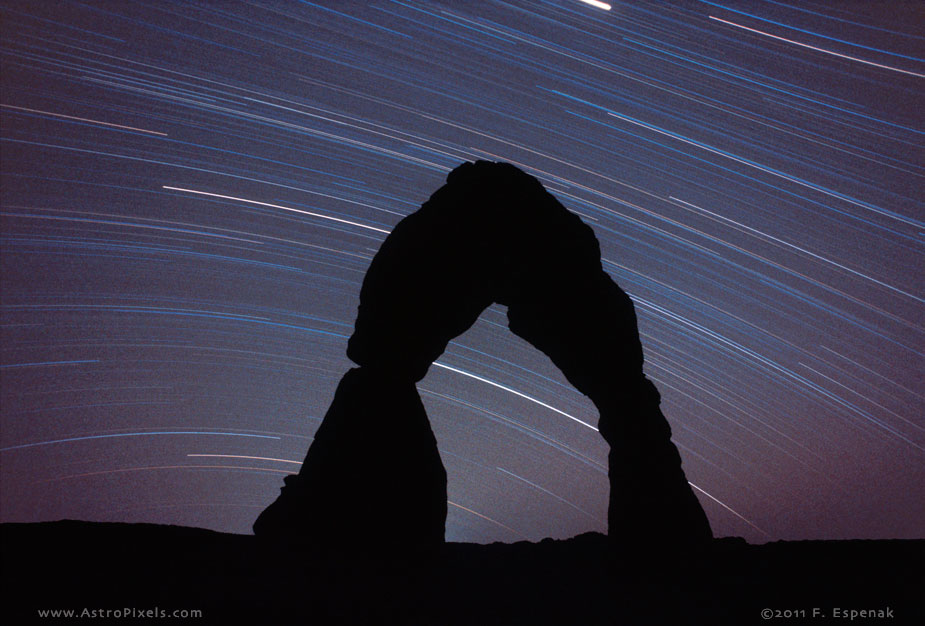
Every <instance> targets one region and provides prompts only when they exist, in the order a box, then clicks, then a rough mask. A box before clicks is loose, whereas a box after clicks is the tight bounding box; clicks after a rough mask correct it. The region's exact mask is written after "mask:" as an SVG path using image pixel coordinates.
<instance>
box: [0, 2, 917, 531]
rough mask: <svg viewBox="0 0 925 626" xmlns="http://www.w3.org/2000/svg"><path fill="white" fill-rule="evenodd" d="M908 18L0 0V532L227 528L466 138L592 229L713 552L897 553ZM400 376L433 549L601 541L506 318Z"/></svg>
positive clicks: (291, 463) (581, 432) (306, 421)
mask: <svg viewBox="0 0 925 626" xmlns="http://www.w3.org/2000/svg"><path fill="white" fill-rule="evenodd" d="M922 23H923V15H922V12H921V9H920V7H917V6H916V3H891V4H890V7H889V9H886V8H885V7H884V5H883V4H882V3H876V2H870V3H863V2H859V3H858V2H856V3H850V4H837V3H835V4H833V3H820V2H803V3H796V2H787V1H771V0H765V1H761V0H754V1H752V2H735V3H732V2H728V3H727V2H722V1H718V2H705V1H703V2H700V1H694V0H691V1H683V2H675V3H667V2H645V1H642V2H612V3H608V4H605V3H599V2H585V1H579V0H574V1H566V0H562V1H556V2H546V1H536V0H531V1H529V2H526V1H524V2H499V1H485V2H472V3H451V2H445V3H441V2H419V1H417V0H406V1H405V0H403V1H394V2H393V1H385V0H381V1H373V2H369V3H345V2H337V3H325V2H321V3H312V2H248V1H244V0H240V1H238V0H231V1H229V2H222V3H167V2H158V1H148V2H142V1H139V2H126V3H111V2H95V1H91V2H87V3H83V2H72V3H51V2H48V3H44V2H43V3H35V2H27V1H22V2H4V3H3V4H2V5H0V29H2V33H0V35H2V36H0V76H2V97H0V122H2V132H0V150H2V164H0V174H2V180H0V182H2V208H0V213H2V215H0V220H2V221H0V224H2V256H0V264H2V266H0V270H2V275H0V287H2V302H0V307H2V308H0V311H2V330H0V333H2V334H0V339H2V344H0V345H2V351H0V357H2V358H0V366H2V367H0V377H2V378H0V400H2V432H0V468H2V469H0V473H2V496H0V497H2V507H0V512H2V521H4V522H13V521H17V522H22V521H40V520H52V519H59V518H78V519H88V520H112V521H144V522H157V523H171V524H185V525H191V526H203V527H208V528H214V529H218V530H223V531H231V532H240V533H246V532H249V531H250V525H251V524H252V522H253V520H254V519H255V518H256V516H257V514H258V513H259V512H260V510H261V509H262V508H263V507H265V506H266V505H267V504H268V503H269V502H271V501H272V500H273V499H274V498H275V497H276V494H277V493H278V490H279V487H280V486H281V481H282V476H283V475H284V474H286V473H290V472H294V471H297V469H298V463H299V462H300V461H301V459H302V458H303V456H304V454H305V451H306V449H307V448H308V446H309V444H310V443H311V440H312V435H313V434H314V432H315V430H316V429H317V427H318V425H319V423H320V420H321V418H322V417H323V416H324V413H325V410H326V409H327V406H328V404H329V402H330V400H331V398H332V396H333V392H334V389H335V387H336V385H337V382H338V380H339V379H340V377H341V376H342V375H343V373H344V372H345V371H346V370H347V369H348V368H349V367H350V365H351V364H350V362H349V361H348V360H347V359H346V356H345V349H346V341H347V338H348V337H349V335H350V333H351V331H352V325H353V320H354V317H355V313H356V306H357V300H358V295H359V288H360V283H361V281H362V278H363V275H364V273H365V271H366V268H367V267H368V265H369V262H370V260H371V259H372V257H373V255H374V254H375V252H376V250H377V249H378V247H379V245H380V244H381V242H382V241H383V239H384V238H385V236H386V235H387V234H388V233H389V232H390V231H391V229H392V228H393V227H394V226H395V224H396V223H397V222H398V221H399V220H400V219H401V218H402V217H403V216H405V215H408V214H409V213H411V212H412V211H414V210H415V209H416V208H417V207H419V206H420V204H421V203H422V201H424V200H425V199H426V198H427V197H428V196H429V195H430V194H431V193H432V192H433V191H435V190H436V189H437V188H438V187H439V186H440V185H441V184H442V183H443V181H444V179H445V177H446V174H447V172H449V171H450V170H451V169H452V168H454V167H455V166H457V165H458V164H460V163H461V162H463V161H466V160H474V159H479V158H483V159H491V160H503V161H509V162H511V163H515V164H518V165H519V166H521V167H522V168H524V169H525V170H527V171H529V172H530V173H532V174H534V175H535V176H537V177H538V178H540V179H541V180H542V181H543V183H544V185H546V187H547V188H548V189H549V190H550V191H551V192H552V193H553V194H555V195H556V196H557V197H558V198H559V199H560V200H561V201H562V202H563V203H564V204H565V205H566V206H567V207H568V208H569V209H570V210H572V211H574V212H575V213H577V214H579V215H580V216H582V218H583V219H584V220H585V221H586V222H587V223H588V224H589V225H590V226H591V227H592V228H593V229H594V231H595V233H596V235H597V237H598V239H599V240H600V242H601V247H602V252H603V257H604V265H605V269H606V270H607V271H608V272H609V273H610V274H611V275H612V276H613V278H614V279H615V280H616V281H617V282H618V283H619V284H620V285H621V286H622V287H623V288H624V289H625V290H626V291H627V292H628V293H629V294H630V295H631V297H632V298H633V299H634V301H635V302H636V306H637V313H638V316H639V324H640V332H641V335H642V340H643V344H644V347H645V352H646V371H647V374H648V375H649V377H650V378H652V379H653V380H654V381H655V382H656V384H657V385H658V387H659V389H660V390H661V393H662V396H663V408H664V411H665V413H666V415H667V417H668V419H669V421H670V422H671V425H672V430H673V436H674V440H675V442H676V443H677V445H678V448H679V450H680V451H681V454H682V456H683V458H684V467H685V470H686V472H687V476H688V478H689V480H690V481H691V483H692V485H693V486H694V488H695V492H696V493H697V495H698V497H700V498H701V502H702V503H703V506H704V509H705V510H706V512H707V514H708V516H709V518H710V521H711V523H712V525H713V528H714V531H715V533H716V534H717V535H719V536H723V535H738V536H743V537H746V538H747V539H749V540H750V541H755V542H762V541H768V540H774V539H804V538H828V539H836V538H852V537H862V538H864V537H866V538H883V537H921V536H923V534H925V526H923V521H922V520H925V509H923V506H925V505H923V503H925V493H923V485H925V480H923V478H925V471H923V468H925V463H923V462H925V419H923V416H925V401H923V393H922V389H923V387H922V372H923V365H925V363H923V354H922V351H923V347H925V332H923V325H922V321H923V319H925V310H923V304H925V302H923V298H925V289H923V279H922V276H923V275H925V271H923V268H925V263H923V261H922V259H923V256H922V252H923V250H922V244H923V241H922V237H923V233H925V231H923V216H925V207H923V202H922V200H923V198H922V193H921V189H922V188H923V187H925V167H923V165H925V151H923V145H925V137H923V135H925V124H923V121H925V120H923V117H925V116H923V111H925V109H923V107H922V102H925V89H923V87H925V78H923V76H925V37H923V36H922V34H921V33H922V29H921V25H922ZM419 389H420V391H421V396H422V398H423V400H424V402H425V405H426V406H427V410H428V413H429V415H430V418H431V422H432V424H433V428H434V432H435V434H436V436H437V440H438V443H439V447H440V451H441V456H442V458H443V462H444V464H445V465H446V467H447V471H448V475H449V499H450V503H451V506H450V507H449V518H448V522H447V538H448V539H450V540H455V541H474V542H489V541H495V540H501V541H514V540H519V539H524V538H526V539H531V540H538V539H540V538H542V537H545V536H553V537H568V536H571V535H574V534H577V533H580V532H584V531H589V530H597V531H603V530H605V528H606V517H607V490H608V483H607V476H606V472H607V458H606V456H607V446H606V444H605V443H604V442H603V440H602V439H601V438H600V436H599V434H598V433H597V432H596V424H597V414H596V412H595V410H594V409H593V407H592V406H591V404H590V402H588V401H587V399H586V398H584V397H583V396H581V394H579V393H578V392H577V391H575V390H574V389H572V388H571V387H570V386H569V385H568V383H567V382H566V381H565V379H564V377H563V376H562V375H561V374H560V373H559V372H558V371H557V370H556V369H555V367H554V366H552V364H551V363H550V362H549V361H548V359H546V357H544V356H543V355H542V354H540V353H538V352H537V351H535V350H534V349H532V348H531V347H530V346H529V345H528V344H526V343H525V342H524V341H522V340H520V339H519V338H517V337H515V336H513V335H512V334H511V333H510V332H509V331H508V330H507V328H506V318H505V311H504V309H503V307H500V306H493V307H490V308H489V309H488V310H486V311H485V313H484V314H483V315H482V317H481V318H480V319H479V321H478V322H477V323H476V325H475V326H474V327H473V328H472V329H471V330H470V331H469V332H468V333H466V334H464V335H463V336H461V337H459V338H457V339H456V340H455V341H454V342H453V343H452V344H451V345H450V346H449V348H448V350H447V352H446V353H445V354H444V355H443V356H441V358H440V360H439V362H438V363H437V364H436V366H435V367H432V368H431V370H430V372H429V374H428V376H427V377H426V378H425V379H424V380H423V381H421V383H420V385H419ZM358 497H362V494H358ZM389 514H390V513H389V512H388V511H383V512H382V515H389ZM628 514H632V511H628Z"/></svg>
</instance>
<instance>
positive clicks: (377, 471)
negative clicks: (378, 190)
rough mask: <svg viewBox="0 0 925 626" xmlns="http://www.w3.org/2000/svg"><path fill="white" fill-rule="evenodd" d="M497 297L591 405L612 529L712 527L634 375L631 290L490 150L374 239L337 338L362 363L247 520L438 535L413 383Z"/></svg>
mask: <svg viewBox="0 0 925 626" xmlns="http://www.w3.org/2000/svg"><path fill="white" fill-rule="evenodd" d="M493 302H498V303H501V304H504V305H506V306H507V307H508V325H509V328H510V329H511V331H512V332H514V333H515V334H517V335H519V336H520V337H522V338H524V339H526V340H527V341H528V342H530V343H531V344H532V345H533V346H535V347H536V348H538V349H539V350H541V351H542V352H544V353H545V354H546V355H547V356H549V357H550V358H551V359H552V361H553V362H554V363H555V364H556V366H558V367H559V368H560V369H561V370H562V372H563V373H564V374H565V376H566V378H567V379H568V380H569V382H571V383H572V384H573V385H574V386H575V387H576V388H577V389H578V390H579V391H581V392H582V393H584V394H585V395H587V396H588V397H589V398H590V399H591V400H592V401H593V402H594V404H595V406H596V407H597V409H598V410H599V412H600V422H599V429H600V432H601V434H602V435H603V437H604V438H605V439H606V440H607V442H608V443H609V444H610V445H611V452H610V457H609V462H610V483H611V494H610V506H609V512H608V516H609V520H608V525H609V535H610V536H611V537H613V538H621V537H627V538H633V539H634V540H637V539H645V538H650V539H653V540H657V541H658V542H659V543H660V544H663V545H664V544H665V543H666V542H667V543H677V544H690V543H692V542H699V541H703V540H706V539H709V538H710V536H711V532H710V527H709V523H708V522H707V519H706V516H705V515H704V513H703V510H702V509H701V508H700V504H699V502H698V501H697V499H696V497H695V496H694V494H693V493H692V492H691V490H690V487H689V485H688V483H687V481H686V479H685V478H684V473H683V471H682V470H681V458H680V456H679V454H678V452H677V449H676V448H675V446H674V445H673V444H672V443H671V440H670V436H671V432H670V429H669V427H668V423H667V421H666V420H665V418H664V416H663V415H662V413H661V411H660V409H659V395H658V392H657V390H656V389H655V387H654V385H652V383H651V382H650V381H648V380H647V379H646V378H645V376H644V375H643V371H642V365H643V353H642V346H641V344H640V341H639V334H638V330H637V326H636V316H635V312H634V309H633V304H632V301H631V300H630V298H629V297H628V296H627V295H626V294H625V293H624V292H623V291H622V290H621V289H620V288H619V287H618V286H617V285H616V283H614V282H613V280H611V278H610V277H609V276H608V275H607V274H606V273H605V272H604V270H603V268H602V266H601V254H600V247H599V245H598V242H597V239H596V238H595V236H594V233H593V232H592V230H591V228H590V227H588V226H587V225H586V224H585V223H584V222H582V221H581V219H580V218H579V217H578V216H577V215H575V214H573V213H570V212H569V211H568V210H566V209H565V207H564V206H562V204H560V203H559V202H558V201H557V200H556V199H555V198H554V197H553V196H552V195H551V194H549V193H548V192H547V191H546V190H545V189H544V188H543V186H542V185H541V184H540V182H539V181H538V180H537V179H536V178H534V177H532V176H529V175H528V174H526V173H524V172H522V171H521V170H519V169H517V168H516V167H514V166H512V165H509V164H505V163H490V162H486V161H478V162H475V163H465V164H463V165H461V166H460V167H458V168H456V169H455V170H453V171H452V172H451V173H450V174H449V176H448V178H447V183H446V184H445V185H444V186H443V187H441V188H440V189H439V190H438V191H437V192H436V193H434V195H433V196H431V198H430V199H429V200H428V201H427V202H425V203H424V205H423V206H422V207H421V208H420V209H419V210H418V211H416V212H415V213H413V214H411V215H409V216H408V217H406V218H404V219H403V220H401V222H399V223H398V225H397V226H396V227H395V228H394V230H393V231H392V232H391V234H390V235H389V236H388V237H387V238H386V240H385V241H384V242H383V244H382V246H381V247H380V249H379V252H378V253H377V254H376V256H375V258H374V259H373V261H372V263H371V265H370V267H369V270H368V271H367V274H366V277H365V278H364V281H363V286H362V289H361V292H360V306H359V311H358V314H357V319H356V324H355V328H354V333H353V335H352V336H351V337H350V340H349V343H348V347H347V356H348V357H349V358H350V359H351V360H352V361H353V362H355V363H356V364H357V365H358V366H359V367H358V368H355V369H352V370H350V371H349V372H348V373H347V374H346V375H345V376H344V378H343V379H342V380H341V383H340V385H339V386H338V389H337V392H336V393H335V397H334V400H333V402H332V404H331V407H330V409H329V410H328V413H327V414H326V415H325V418H324V421H323V423H322V425H321V427H320V428H319V430H318V432H317V433H316V435H315V440H314V442H313V443H312V445H311V448H310V449H309V451H308V454H307V456H306V458H305V462H304V463H303V466H302V469H301V471H300V473H299V474H298V476H296V477H287V481H286V482H287V485H286V487H284V489H283V493H282V495H281V496H280V498H279V499H277V501H276V502H274V503H273V504H272V505H271V506H270V507H269V508H268V509H266V510H265V511H264V512H263V513H262V514H261V516H260V517H259V518H258V520H257V522H256V523H255V524H254V531H255V533H256V534H258V535H262V536H272V537H278V538H286V539H289V540H296V539H303V540H305V541H308V542H311V543H317V544H325V545H337V546H339V549H344V548H346V547H348V546H353V547H358V548H360V549H364V550H374V551H378V552H382V551H386V552H388V551H392V550H402V551H407V550H409V549H413V548H415V547H417V548H421V549H428V548H432V547H435V546H438V545H440V544H441V543H442V542H443V533H444V527H445V521H446V512H447V508H446V507H447V503H446V472H445V470H444V468H443V465H442V463H441V461H440V456H439V453H438V452H437V446H436V441H435V439H434V436H433V433H432V431H431V429H430V426H429V422H428V420H427V415H426V413H425V411H424V407H423V405H422V403H421V400H420V397H419V396H418V394H417V390H416V388H415V383H416V382H417V381H419V380H420V379H421V378H423V377H424V375H425V374H426V372H427V370H428V368H429V367H430V365H431V364H432V363H433V361H434V360H436V359H437V358H438V357H439V356H440V355H441V354H442V353H443V351H444V350H445V349H446V346H447V343H448V342H449V341H450V340H452V339H453V338H454V337H456V336H458V335H460V334H461V333H463V332H465V331H466V330H467V329H468V328H469V327H471V326H472V324H473V323H474V322H475V321H476V319H477V318H478V316H479V314H480V313H481V312H482V311H483V310H484V309H485V308H486V307H487V306H489V305H490V304H492V303H493Z"/></svg>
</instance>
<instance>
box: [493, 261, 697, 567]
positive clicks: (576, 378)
mask: <svg viewBox="0 0 925 626" xmlns="http://www.w3.org/2000/svg"><path fill="white" fill-rule="evenodd" d="M508 320H509V325H510V328H511V330H512V331H513V332H514V333H516V334H517V335H519V336H521V337H523V338H524V339H526V340H527V341H529V342H530V343H532V344H533V345H534V346H536V347H537V348H539V349H540V350H542V351H543V352H544V353H546V354H547V355H548V356H549V357H550V358H551V359H552V361H553V362H554V363H555V364H556V365H557V366H558V367H559V368H560V369H561V370H562V372H563V373H564V374H565V376H566V378H568V380H569V382H571V383H572V384H573V385H575V387H576V388H577V389H578V390H579V391H581V392H582V393H584V394H585V395H587V396H588V397H590V398H591V400H592V401H593V402H594V404H595V406H596V407H597V408H598V411H599V412H600V422H599V429H600V432H601V435H603V437H604V439H606V440H607V442H608V443H609V444H610V446H611V451H610V456H609V464H610V472H609V478H610V504H609V509H608V526H609V530H608V532H609V535H610V537H611V538H612V539H613V540H614V541H615V543H621V542H623V543H630V542H641V543H643V544H645V545H646V548H645V549H652V548H653V546H654V545H659V546H670V548H671V549H673V548H681V547H684V546H691V545H697V544H702V543H704V542H705V541H708V540H709V539H711V537H712V532H711V530H710V524H709V522H708V521H707V517H706V515H705V514H704V512H703V509H702V508H701V506H700V503H699V501H698V500H697V497H696V496H695V495H694V493H693V491H691V487H690V485H689V483H688V482H687V479H686V478H685V476H684V471H683V470H682V469H681V456H680V455H679V454H678V450H677V448H676V447H675V445H674V444H673V443H672V441H671V429H670V427H669V425H668V422H667V420H666V419H665V416H664V415H663V414H662V412H661V409H660V408H659V401H660V398H659V394H658V391H657V390H656V389H655V386H654V385H653V384H652V382H651V381H649V380H648V379H646V377H645V375H644V374H643V355H642V346H641V343H640V341H639V331H638V328H637V324H636V315H635V312H634V309H633V303H632V301H631V300H630V298H629V297H628V296H627V295H626V294H625V293H624V292H623V291H622V290H621V289H620V288H619V287H618V286H617V284H616V283H614V282H613V280H612V279H611V278H610V277H609V276H607V274H606V273H604V272H603V270H598V271H596V272H560V273H557V274H546V275H544V276H543V277H542V278H541V279H538V281H537V284H536V285H533V286H530V288H525V289H521V290H520V293H519V295H518V299H516V300H515V301H513V302H512V303H511V305H510V308H509V309H508Z"/></svg>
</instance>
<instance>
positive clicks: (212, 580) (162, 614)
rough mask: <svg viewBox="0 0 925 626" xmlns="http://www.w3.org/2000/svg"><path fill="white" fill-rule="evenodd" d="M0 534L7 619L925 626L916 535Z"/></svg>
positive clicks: (140, 527) (68, 528) (67, 526)
mask: <svg viewBox="0 0 925 626" xmlns="http://www.w3.org/2000/svg"><path fill="white" fill-rule="evenodd" d="M0 529H2V567H3V610H2V613H3V617H4V619H3V622H4V623H5V624H20V623H26V622H30V623H31V622H39V623H62V622H64V623H71V622H74V623H100V622H102V623H112V622H121V623H135V622H136V621H142V622H144V623H158V622H161V623H163V622H165V621H166V623H171V622H173V623H185V622H187V621H189V622H193V623H200V624H201V623H228V624H236V623H242V624H277V623H301V624H355V623H368V624H448V625H453V624H479V625H481V624H569V625H572V624H574V625H584V624H630V625H635V624H760V623H764V624H768V623H772V624H801V623H807V624H820V625H821V624H833V623H839V624H849V623H850V624H925V610H923V603H925V601H923V590H925V578H923V564H925V541H906V540H895V541H825V542H815V541H812V542H811V541H806V542H777V543H771V544H765V545H759V546H753V545H749V544H747V543H745V542H744V541H742V540H740V539H720V540H716V541H715V542H714V545H713V547H712V548H711V549H710V550H709V551H707V552H705V553H703V554H699V555H697V556H695V557H691V558H688V559H686V560H678V559H676V558H668V559H667V561H665V560H664V559H663V560H662V561H659V560H658V559H645V560H644V561H643V562H642V563H641V564H637V565H635V566H629V565H627V564H626V562H625V561H621V560H620V559H619V558H618V557H617V556H615V555H613V554H612V553H610V552H609V551H608V547H607V542H606V539H605V537H603V536H602V535H599V534H594V533H589V534H585V535H580V536H578V537H575V538H572V539H569V540H566V541H553V540H545V541H542V542H540V543H535V544H534V543H526V542H522V543H516V544H492V545H487V546H485V545H475V544H458V543H456V544H453V543H451V544H447V546H446V549H445V552H444V554H442V555H441V556H439V557H437V558H433V559H431V560H429V561H426V562H417V563H415V564H408V563H395V562H390V563H386V562H375V561H370V560H364V559H357V558H351V559H345V558H333V559H324V558H319V557H314V558H312V557H309V556H306V555H305V553H303V552H301V551H297V550H293V549H285V548H283V549H281V548H271V547H269V546H266V545H263V544H261V543H258V539H257V538H256V537H253V536H244V535H229V534H222V533H217V532H212V531H208V530H202V529H196V528H183V527H176V526H157V525H149V524H108V523H90V522H74V521H61V522H49V523H41V524H4V525H2V526H0ZM637 547H638V546H637ZM645 550H646V548H643V552H645ZM653 554H656V552H654V551H653ZM40 610H42V611H44V610H65V611H67V610H71V611H74V615H75V617H74V618H72V619H66V618H62V617H57V618H55V617H51V616H48V617H40V614H39V611H40ZM174 611H178V612H177V613H176V614H174ZM184 611H201V617H195V616H194V617H189V618H188V619H182V617H183V616H184V615H189V614H188V613H184ZM763 611H764V614H763V613H762V612H763ZM768 611H770V613H768ZM862 611H866V612H867V613H861V612H862ZM81 614H83V617H79V616H80V615H81ZM49 615H50V614H49ZM194 615H195V614H194ZM765 616H769V618H766V617H765Z"/></svg>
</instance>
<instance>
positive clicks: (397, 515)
mask: <svg viewBox="0 0 925 626" xmlns="http://www.w3.org/2000/svg"><path fill="white" fill-rule="evenodd" d="M285 482H286V486H285V487H284V488H283V493H282V495H281V496H280V497H279V498H278V499H277V500H276V502H274V503H273V504H272V505H270V507H269V508H267V509H266V510H265V511H264V512H263V513H262V514H261V515H260V517H259V518H258V519H257V521H256V522H255V524H254V532H255V533H256V534H257V535H258V536H264V537H271V538H277V539H280V540H283V541H287V542H294V543H299V544H303V545H308V546H310V547H312V548H314V549H320V550H329V551H332V552H336V553H339V554H341V553H356V554H360V555H366V556H382V555H397V556H407V555H413V554H414V553H415V552H421V551H432V550H434V549H437V548H439V546H441V545H442V544H443V540H444V539H443V536H444V527H445V524H446V511H447V495H446V471H445V470H444V469H443V464H442V463H441V462H440V455H439V453H438V451H437V442H436V440H435V439H434V435H433V432H432V431H431V429H430V423H429V422H428V420H427V414H426V412H425V411H424V406H423V404H421V398H420V396H419V395H418V393H417V389H415V386H414V382H413V381H411V380H408V379H407V378H395V377H394V376H392V375H391V373H389V372H386V371H383V370H377V369H374V368H357V369H352V370H350V371H349V372H347V374H346V375H345V376H344V377H343V379H342V380H341V382H340V384H339V385H338V387H337V392H336V393H335V394H334V400H333V401H332V402H331V406H330V408H329V409H328V412H327V414H326V415H325V417H324V421H323V422H322V423H321V426H320V427H319V428H318V431H317V432H316V433H315V439H314V441H313V442H312V445H311V447H310V448H309V450H308V454H307V455H306V457H305V461H304V462H303V463H302V469H301V471H300V472H299V474H298V475H297V476H288V477H287V478H286V481H285Z"/></svg>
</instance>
